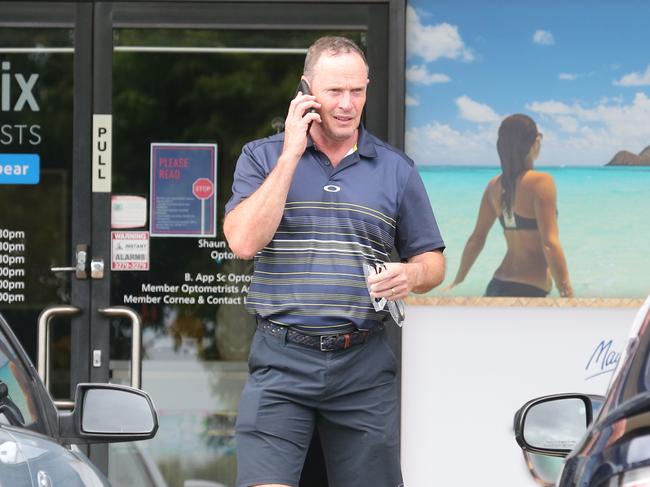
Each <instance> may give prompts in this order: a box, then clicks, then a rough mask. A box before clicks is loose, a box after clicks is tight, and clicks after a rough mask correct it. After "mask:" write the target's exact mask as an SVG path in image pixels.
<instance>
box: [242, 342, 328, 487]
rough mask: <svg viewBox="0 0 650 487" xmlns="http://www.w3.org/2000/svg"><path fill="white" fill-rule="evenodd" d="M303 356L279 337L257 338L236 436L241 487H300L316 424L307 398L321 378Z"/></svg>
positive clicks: (243, 393) (252, 352) (252, 349)
mask: <svg viewBox="0 0 650 487" xmlns="http://www.w3.org/2000/svg"><path fill="white" fill-rule="evenodd" d="M319 353H320V352H319ZM301 354H302V351H301V350H295V349H294V348H292V347H290V346H287V345H286V344H285V343H284V342H283V340H282V339H281V338H278V337H273V336H268V335H262V334H261V333H260V332H257V333H256V335H255V338H254V339H253V344H252V347H251V357H250V359H249V368H250V377H249V379H248V381H247V383H246V385H245V386H244V390H243V392H242V395H241V399H240V404H239V414H238V417H237V424H236V433H235V439H236V442H237V486H238V487H250V486H259V485H264V486H266V485H280V486H288V487H297V486H298V483H299V479H300V473H301V471H302V466H303V464H304V461H305V455H306V454H307V449H308V446H309V443H310V440H311V436H312V432H313V430H314V423H315V411H314V409H313V408H312V407H310V406H308V405H305V404H304V401H303V399H302V396H303V395H309V393H308V392H306V390H308V389H309V388H310V387H313V385H310V383H309V382H310V377H315V378H317V377H319V376H320V375H321V374H318V373H316V372H315V371H314V370H312V369H311V368H310V364H309V363H308V362H309V361H308V360H307V359H305V358H304V357H303V356H302V355H301Z"/></svg>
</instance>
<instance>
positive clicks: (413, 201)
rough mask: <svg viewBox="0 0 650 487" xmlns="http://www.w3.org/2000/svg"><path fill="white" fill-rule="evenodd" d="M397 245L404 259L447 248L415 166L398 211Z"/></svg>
mask: <svg viewBox="0 0 650 487" xmlns="http://www.w3.org/2000/svg"><path fill="white" fill-rule="evenodd" d="M395 247H396V248H397V252H398V253H399V256H400V258H401V259H402V260H406V259H408V258H410V257H414V256H416V255H420V254H423V253H424V252H430V251H433V250H440V251H442V250H444V249H445V243H444V241H443V240H442V236H441V235H440V230H439V229H438V223H437V222H436V217H435V216H434V214H433V209H432V208H431V202H430V201H429V196H428V194H427V190H426V188H425V187H424V183H423V182H422V178H421V177H420V174H419V173H418V171H417V169H416V168H415V167H413V168H412V170H411V174H410V175H409V178H408V181H407V183H406V187H405V189H404V194H403V196H402V200H401V202H400V205H399V210H398V212H397V234H396V237H395Z"/></svg>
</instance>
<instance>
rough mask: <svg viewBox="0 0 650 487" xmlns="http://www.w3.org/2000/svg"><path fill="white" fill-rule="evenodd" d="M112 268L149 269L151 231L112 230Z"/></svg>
mask: <svg viewBox="0 0 650 487" xmlns="http://www.w3.org/2000/svg"><path fill="white" fill-rule="evenodd" d="M111 270H112V271H148V270H149V232H111Z"/></svg>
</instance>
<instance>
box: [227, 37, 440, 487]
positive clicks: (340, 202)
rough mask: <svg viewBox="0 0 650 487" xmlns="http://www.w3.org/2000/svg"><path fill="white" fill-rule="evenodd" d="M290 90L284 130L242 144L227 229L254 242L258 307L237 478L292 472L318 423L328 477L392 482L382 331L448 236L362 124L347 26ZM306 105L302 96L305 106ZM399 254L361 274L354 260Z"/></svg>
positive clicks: (391, 365)
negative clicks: (387, 304)
mask: <svg viewBox="0 0 650 487" xmlns="http://www.w3.org/2000/svg"><path fill="white" fill-rule="evenodd" d="M302 78H303V80H305V81H306V82H307V83H308V85H309V87H310V89H311V94H306V93H300V92H299V93H298V95H297V96H296V97H295V98H294V99H293V100H292V101H291V104H290V105H289V111H288V114H287V118H286V121H285V132H284V133H283V134H278V135H276V136H273V137H269V138H267V139H263V140H257V141H254V142H251V143H249V144H247V145H246V146H245V147H244V149H243V151H242V155H241V156H240V158H239V161H238V162H237V168H236V170H235V178H234V183H233V196H232V198H231V200H230V201H229V202H228V204H227V205H226V218H225V221H224V232H225V235H226V238H227V240H228V243H229V245H230V248H231V249H232V250H233V252H234V253H235V254H237V255H238V256H240V257H242V258H245V259H250V258H253V257H255V274H254V278H253V282H252V284H251V287H250V291H249V295H248V298H247V307H248V308H249V310H251V311H253V312H254V313H255V314H256V315H257V320H258V330H257V333H256V334H255V338H254V339H253V343H252V346H251V356H250V360H249V371H250V378H249V380H248V382H247V384H246V386H245V387H244V391H243V392H242V396H241V401H240V409H239V416H238V418H237V427H236V430H237V431H236V440H237V446H238V481H237V482H238V483H237V485H238V486H240V487H250V486H264V487H269V486H273V487H285V486H290V487H294V486H297V485H298V481H299V478H300V472H301V468H302V465H303V462H304V458H305V454H306V451H307V447H308V446H309V443H310V439H311V435H312V432H313V430H314V428H315V427H318V428H319V433H320V437H321V442H322V446H323V454H324V457H325V463H326V466H327V475H328V479H329V481H330V485H332V486H336V487H383V486H386V487H397V486H398V485H399V484H401V482H402V476H401V470H400V465H399V435H398V424H399V418H398V414H397V413H398V401H399V398H398V394H397V390H396V376H395V375H396V374H395V372H396V366H397V364H396V361H395V357H394V355H393V354H392V351H391V350H390V346H389V344H388V342H387V339H386V334H385V330H384V322H385V321H386V320H387V319H388V318H389V316H388V313H387V311H375V309H374V307H373V305H372V302H371V297H373V298H386V299H387V300H397V299H402V298H405V297H406V296H407V295H408V294H409V293H410V292H411V291H414V292H426V291H428V290H429V289H431V288H433V287H434V286H436V285H438V284H439V283H440V282H441V281H442V279H443V277H444V258H443V256H442V250H443V249H444V243H443V241H442V238H441V237H440V234H439V232H438V227H437V224H436V221H435V218H434V216H433V212H432V210H431V206H430V204H429V200H428V197H427V194H426V191H425V189H424V186H423V184H422V181H421V179H420V177H419V175H418V173H417V170H416V169H415V168H414V166H413V162H412V161H411V160H410V159H409V158H408V157H406V156H405V155H404V154H403V153H401V152H399V151H398V150H396V149H394V148H392V147H390V146H389V145H387V144H386V143H384V142H382V141H380V140H379V139H377V138H376V137H374V136H372V135H371V134H369V133H368V132H367V131H366V130H365V129H364V128H363V126H362V125H361V124H360V121H361V114H362V111H363V107H364V104H365V101H366V87H367V85H368V82H369V79H368V65H367V63H366V60H365V57H364V55H363V52H362V51H361V50H360V49H359V48H358V47H357V46H356V44H354V43H353V42H352V41H350V40H348V39H345V38H341V37H324V38H321V39H319V40H317V41H316V42H315V43H314V44H313V45H312V46H311V47H310V48H309V51H308V53H307V57H306V59H305V68H304V73H303V77H302ZM312 109H313V110H312ZM393 247H396V248H397V250H398V252H399V254H400V258H401V259H402V262H401V263H387V264H386V267H385V269H384V270H383V271H382V272H380V273H378V274H375V275H372V276H371V277H369V278H368V283H366V279H365V277H364V271H363V264H364V263H368V264H375V263H377V262H378V261H381V262H384V261H388V260H389V255H390V253H391V250H392V248H393Z"/></svg>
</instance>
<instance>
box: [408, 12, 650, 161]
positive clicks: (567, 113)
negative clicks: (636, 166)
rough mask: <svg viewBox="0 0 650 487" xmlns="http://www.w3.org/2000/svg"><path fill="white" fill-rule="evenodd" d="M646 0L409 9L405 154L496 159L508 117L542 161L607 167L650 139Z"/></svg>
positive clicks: (446, 158) (417, 157) (435, 158)
mask: <svg viewBox="0 0 650 487" xmlns="http://www.w3.org/2000/svg"><path fill="white" fill-rule="evenodd" d="M648 19H650V2H645V1H641V0H621V1H618V2H615V1H611V2H607V1H599V0H591V1H589V0H583V1H575V0H567V1H565V2H560V1H546V2H542V1H538V2H532V1H530V0H520V1H515V0H501V1H495V0H492V1H490V0H484V1H478V0H457V1H455V2H453V1H449V0H436V1H432V0H416V1H410V2H409V3H408V6H407V90H406V91H407V97H406V105H407V106H406V110H407V111H406V123H407V133H406V150H407V153H409V155H411V157H413V158H414V159H415V160H416V162H417V163H418V164H459V165H485V164H487V165H497V164H498V159H497V155H496V150H495V143H496V132H497V128H498V125H499V122H500V120H501V119H503V117H504V116H506V115H508V114H511V113H516V112H519V113H526V114H528V115H530V116H532V117H533V118H534V119H535V120H536V121H537V123H538V126H539V127H540V130H541V131H542V132H543V133H544V141H543V147H542V153H541V155H540V159H539V160H538V164H539V165H544V166H581V165H598V166H600V165H603V164H605V163H607V162H608V161H609V160H610V159H611V158H612V157H613V156H614V154H615V153H616V152H618V151H619V150H623V149H625V150H630V151H632V152H635V153H638V152H640V151H641V150H643V149H644V148H645V147H647V146H649V145H650V47H649V46H650V31H648V28H647V23H648Z"/></svg>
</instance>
